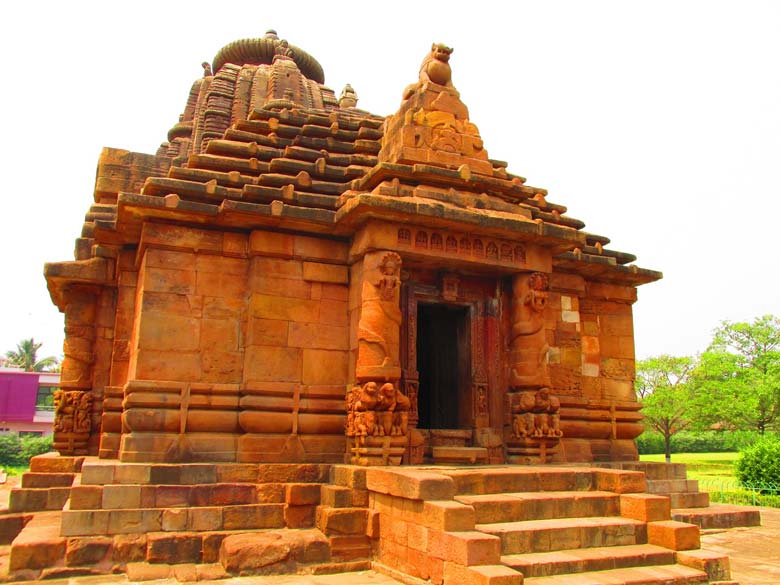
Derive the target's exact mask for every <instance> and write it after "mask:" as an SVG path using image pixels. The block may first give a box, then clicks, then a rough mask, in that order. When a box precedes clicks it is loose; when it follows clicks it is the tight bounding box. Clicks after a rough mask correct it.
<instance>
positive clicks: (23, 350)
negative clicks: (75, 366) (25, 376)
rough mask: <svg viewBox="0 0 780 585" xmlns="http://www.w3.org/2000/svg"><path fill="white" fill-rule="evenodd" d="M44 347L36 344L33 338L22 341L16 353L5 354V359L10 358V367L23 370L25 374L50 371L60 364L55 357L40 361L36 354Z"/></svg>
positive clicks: (18, 344)
mask: <svg viewBox="0 0 780 585" xmlns="http://www.w3.org/2000/svg"><path fill="white" fill-rule="evenodd" d="M42 345H43V344H42V343H35V340H34V339H33V338H32V337H31V338H30V339H22V341H21V342H20V343H17V344H16V351H13V350H11V351H7V352H5V357H7V358H8V362H7V363H8V365H9V366H15V367H17V368H22V369H23V370H24V371H25V372H43V371H46V370H50V369H51V368H52V367H54V366H56V365H57V364H58V361H59V360H57V358H56V357H54V356H49V357H45V358H42V359H40V360H39V359H38V357H37V355H36V354H37V353H38V350H39V349H40V348H41V346H42Z"/></svg>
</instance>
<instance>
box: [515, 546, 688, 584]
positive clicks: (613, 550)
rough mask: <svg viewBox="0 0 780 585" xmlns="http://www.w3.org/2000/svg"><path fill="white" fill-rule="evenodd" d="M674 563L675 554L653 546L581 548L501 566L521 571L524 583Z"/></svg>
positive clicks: (517, 559) (518, 558) (535, 555)
mask: <svg viewBox="0 0 780 585" xmlns="http://www.w3.org/2000/svg"><path fill="white" fill-rule="evenodd" d="M674 561H675V554H674V551H671V550H669V549H666V548H662V547H660V546H655V545H652V544H630V545H625V546H609V547H594V548H581V549H573V550H560V551H554V552H547V553H529V554H515V555H504V556H502V557H501V562H502V563H504V564H505V565H507V566H510V567H512V568H513V569H515V570H517V571H520V572H521V573H522V574H523V575H524V576H525V577H526V579H528V578H530V577H546V576H548V575H562V574H566V573H585V572H590V571H603V570H606V569H621V568H626V567H643V566H647V565H670V564H674Z"/></svg>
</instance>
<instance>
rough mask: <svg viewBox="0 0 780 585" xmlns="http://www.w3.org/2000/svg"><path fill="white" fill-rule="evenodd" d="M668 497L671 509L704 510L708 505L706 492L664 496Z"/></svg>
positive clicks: (708, 499)
mask: <svg viewBox="0 0 780 585" xmlns="http://www.w3.org/2000/svg"><path fill="white" fill-rule="evenodd" d="M664 495H667V496H669V500H670V502H671V505H672V508H706V507H707V506H709V505H710V494H708V493H707V492H681V493H676V494H675V493H672V494H664Z"/></svg>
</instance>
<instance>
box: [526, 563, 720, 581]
mask: <svg viewBox="0 0 780 585" xmlns="http://www.w3.org/2000/svg"><path fill="white" fill-rule="evenodd" d="M659 583H663V585H694V584H696V583H707V573H704V572H702V571H699V570H697V569H692V568H690V567H684V566H682V565H656V566H652V567H631V568H624V569H609V570H606V571H591V572H587V573H577V574H570V575H552V576H549V577H530V578H527V579H525V580H524V581H523V584H524V585H657V584H659Z"/></svg>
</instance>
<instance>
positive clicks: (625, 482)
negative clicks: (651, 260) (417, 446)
mask: <svg viewBox="0 0 780 585" xmlns="http://www.w3.org/2000/svg"><path fill="white" fill-rule="evenodd" d="M441 473H443V474H446V475H449V476H450V477H451V478H452V480H453V482H454V484H455V491H456V493H457V494H498V493H514V492H538V491H589V490H600V491H612V492H615V493H633V492H643V491H645V476H644V474H643V473H640V472H638V471H622V470H615V469H600V468H593V467H585V468H580V467H552V466H550V467H549V468H540V467H496V468H490V467H486V468H474V469H451V470H442V471H441Z"/></svg>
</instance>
